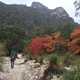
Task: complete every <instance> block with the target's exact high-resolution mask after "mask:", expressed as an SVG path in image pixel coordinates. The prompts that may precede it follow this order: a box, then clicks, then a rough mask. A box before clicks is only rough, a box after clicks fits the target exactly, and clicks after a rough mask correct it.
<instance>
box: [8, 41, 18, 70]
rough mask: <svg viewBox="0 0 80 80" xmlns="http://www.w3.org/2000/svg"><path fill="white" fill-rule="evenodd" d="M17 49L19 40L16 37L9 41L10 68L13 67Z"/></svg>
mask: <svg viewBox="0 0 80 80" xmlns="http://www.w3.org/2000/svg"><path fill="white" fill-rule="evenodd" d="M18 51H19V41H18V39H15V40H13V41H12V42H11V43H10V53H9V54H10V61H11V68H14V62H15V60H16V57H17V53H18Z"/></svg>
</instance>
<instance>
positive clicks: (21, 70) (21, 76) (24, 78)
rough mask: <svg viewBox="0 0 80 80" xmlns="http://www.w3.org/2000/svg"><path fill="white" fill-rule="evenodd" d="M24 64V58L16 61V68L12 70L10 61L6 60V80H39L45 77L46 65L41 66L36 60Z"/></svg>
mask: <svg viewBox="0 0 80 80" xmlns="http://www.w3.org/2000/svg"><path fill="white" fill-rule="evenodd" d="M23 62H24V58H21V59H16V61H15V65H14V68H13V69H11V65H10V59H9V58H8V57H6V58H5V62H4V63H3V64H4V65H3V72H4V75H5V76H6V77H7V78H6V80H39V78H40V77H41V76H43V72H44V70H45V69H46V65H42V66H40V64H39V63H34V62H35V60H32V61H27V62H26V63H25V64H22V63H23ZM0 76H1V75H0ZM2 80H5V79H2Z"/></svg>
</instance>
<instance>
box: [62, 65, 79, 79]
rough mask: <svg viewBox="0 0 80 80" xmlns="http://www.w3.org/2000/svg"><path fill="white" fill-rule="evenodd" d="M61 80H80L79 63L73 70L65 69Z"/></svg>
mask: <svg viewBox="0 0 80 80" xmlns="http://www.w3.org/2000/svg"><path fill="white" fill-rule="evenodd" d="M63 80H80V65H78V66H77V67H76V68H74V70H73V71H65V72H64V75H63Z"/></svg>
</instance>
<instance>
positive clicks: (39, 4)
mask: <svg viewBox="0 0 80 80" xmlns="http://www.w3.org/2000/svg"><path fill="white" fill-rule="evenodd" d="M31 7H33V8H45V9H46V8H47V7H46V6H44V5H43V4H41V3H40V2H33V3H32V5H31Z"/></svg>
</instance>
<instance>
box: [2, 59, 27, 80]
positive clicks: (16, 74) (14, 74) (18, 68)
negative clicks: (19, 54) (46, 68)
mask: <svg viewBox="0 0 80 80" xmlns="http://www.w3.org/2000/svg"><path fill="white" fill-rule="evenodd" d="M5 59H6V62H5V65H4V66H3V68H4V72H5V73H6V74H7V76H8V78H9V80H24V79H23V78H24V72H25V68H26V65H25V64H20V63H22V62H23V61H24V59H16V61H15V65H14V68H13V69H11V66H10V59H9V58H5Z"/></svg>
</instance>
